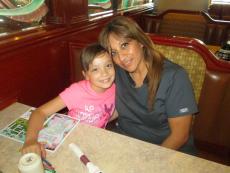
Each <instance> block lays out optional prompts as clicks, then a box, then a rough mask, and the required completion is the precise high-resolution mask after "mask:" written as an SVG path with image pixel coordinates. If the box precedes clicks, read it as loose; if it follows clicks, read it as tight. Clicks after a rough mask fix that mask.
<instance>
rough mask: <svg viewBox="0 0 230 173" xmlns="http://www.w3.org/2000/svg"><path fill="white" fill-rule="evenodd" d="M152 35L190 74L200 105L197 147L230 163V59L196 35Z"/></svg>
mask: <svg viewBox="0 0 230 173" xmlns="http://www.w3.org/2000/svg"><path fill="white" fill-rule="evenodd" d="M149 36H150V37H151V38H152V40H153V42H154V43H155V48H156V49H157V50H159V51H160V52H161V53H163V54H164V55H165V56H166V57H167V58H169V59H170V60H172V61H173V62H175V63H178V64H180V65H181V66H183V67H184V68H185V69H186V70H187V72H188V74H189V77H190V79H191V82H192V84H193V88H194V92H195V96H196V100H197V103H198V108H199V113H198V114H197V115H196V116H195V119H194V124H193V133H194V138H195V143H196V145H197V147H198V148H200V149H202V150H206V151H208V152H210V153H213V152H214V151H215V154H216V153H217V154H219V155H221V157H223V155H224V157H227V159H228V161H229V163H230V135H229V124H230V62H229V61H224V60H219V59H217V58H216V57H215V55H214V54H213V53H211V52H210V51H209V50H208V48H207V46H206V45H205V44H203V43H202V42H200V41H198V40H196V39H189V38H182V37H163V36H159V35H158V36H157V35H153V34H149Z"/></svg>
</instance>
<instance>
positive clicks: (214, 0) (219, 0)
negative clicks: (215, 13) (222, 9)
mask: <svg viewBox="0 0 230 173" xmlns="http://www.w3.org/2000/svg"><path fill="white" fill-rule="evenodd" d="M211 4H230V0H211Z"/></svg>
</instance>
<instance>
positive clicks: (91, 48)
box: [80, 43, 107, 72]
mask: <svg viewBox="0 0 230 173" xmlns="http://www.w3.org/2000/svg"><path fill="white" fill-rule="evenodd" d="M106 52H107V50H106V49H105V48H104V47H102V46H101V45H100V44H99V43H93V44H90V45H88V46H87V47H85V48H84V49H83V50H82V52H81V55H80V60H81V66H82V68H83V70H84V71H85V72H86V71H88V70H89V65H90V64H91V63H92V62H93V60H94V58H95V57H96V56H98V55H100V54H103V53H106Z"/></svg>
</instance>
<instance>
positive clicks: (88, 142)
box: [0, 103, 230, 173]
mask: <svg viewBox="0 0 230 173" xmlns="http://www.w3.org/2000/svg"><path fill="white" fill-rule="evenodd" d="M28 108H29V107H28V106H26V105H23V104H20V103H14V104H13V105H11V106H9V107H8V108H6V109H4V110H2V111H0V128H3V127H5V126H6V125H7V124H9V123H10V122H12V121H13V120H14V119H16V118H17V117H18V116H19V115H21V114H22V113H23V112H25V111H26V110H27V109H28ZM71 142H73V143H75V144H77V145H78V146H79V147H80V148H81V149H82V151H83V152H84V153H85V154H86V155H87V156H88V157H89V159H90V160H91V161H92V162H93V163H94V164H95V165H97V166H98V167H99V168H100V169H101V170H102V171H103V172H104V173H145V172H147V173H150V172H153V173H185V172H186V173H198V172H200V173H206V172H207V173H212V172H213V173H229V172H230V167H228V166H224V165H221V164H218V163H215V162H211V161H208V160H204V159H201V158H198V157H194V156H190V155H186V154H183V153H180V152H177V151H174V150H170V149H166V148H163V147H160V146H157V145H153V144H150V143H146V142H143V141H140V140H136V139H133V138H129V137H126V136H123V135H119V134H116V133H113V132H111V131H107V130H104V129H99V128H95V127H90V126H87V125H82V124H79V125H78V126H77V127H76V128H75V129H74V130H73V131H72V132H71V134H70V135H69V136H68V137H67V138H66V140H65V142H64V143H63V144H62V146H61V147H60V148H59V149H58V150H57V151H56V152H55V153H48V156H47V159H48V160H49V161H50V162H51V163H52V164H53V166H54V167H55V168H56V171H57V172H58V173H86V172H87V170H86V168H85V166H84V165H83V164H82V163H81V162H80V161H79V160H78V159H77V158H76V157H75V156H74V155H73V153H71V151H70V150H69V148H68V144H69V143H71ZM21 146H22V144H20V143H18V142H15V141H13V140H10V139H7V138H4V137H0V171H2V172H3V173H17V164H18V160H19V158H20V156H21V155H20V153H19V152H18V150H19V149H20V147H21Z"/></svg>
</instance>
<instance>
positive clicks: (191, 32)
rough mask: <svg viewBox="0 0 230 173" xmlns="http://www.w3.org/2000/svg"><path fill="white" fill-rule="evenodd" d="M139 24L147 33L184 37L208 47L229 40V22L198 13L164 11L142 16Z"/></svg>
mask: <svg viewBox="0 0 230 173" xmlns="http://www.w3.org/2000/svg"><path fill="white" fill-rule="evenodd" d="M141 18H142V20H141V21H142V22H141V23H140V25H141V27H142V28H143V30H144V31H145V32H147V33H155V34H160V35H164V36H182V37H183V36H184V37H191V38H196V39H199V40H201V41H203V42H205V43H206V44H209V45H219V46H220V45H221V44H222V43H224V42H226V41H227V40H229V39H230V21H219V20H213V19H212V18H211V17H210V16H209V14H207V13H205V12H199V11H186V10H166V11H164V12H162V13H160V14H157V15H155V14H142V15H141Z"/></svg>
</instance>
